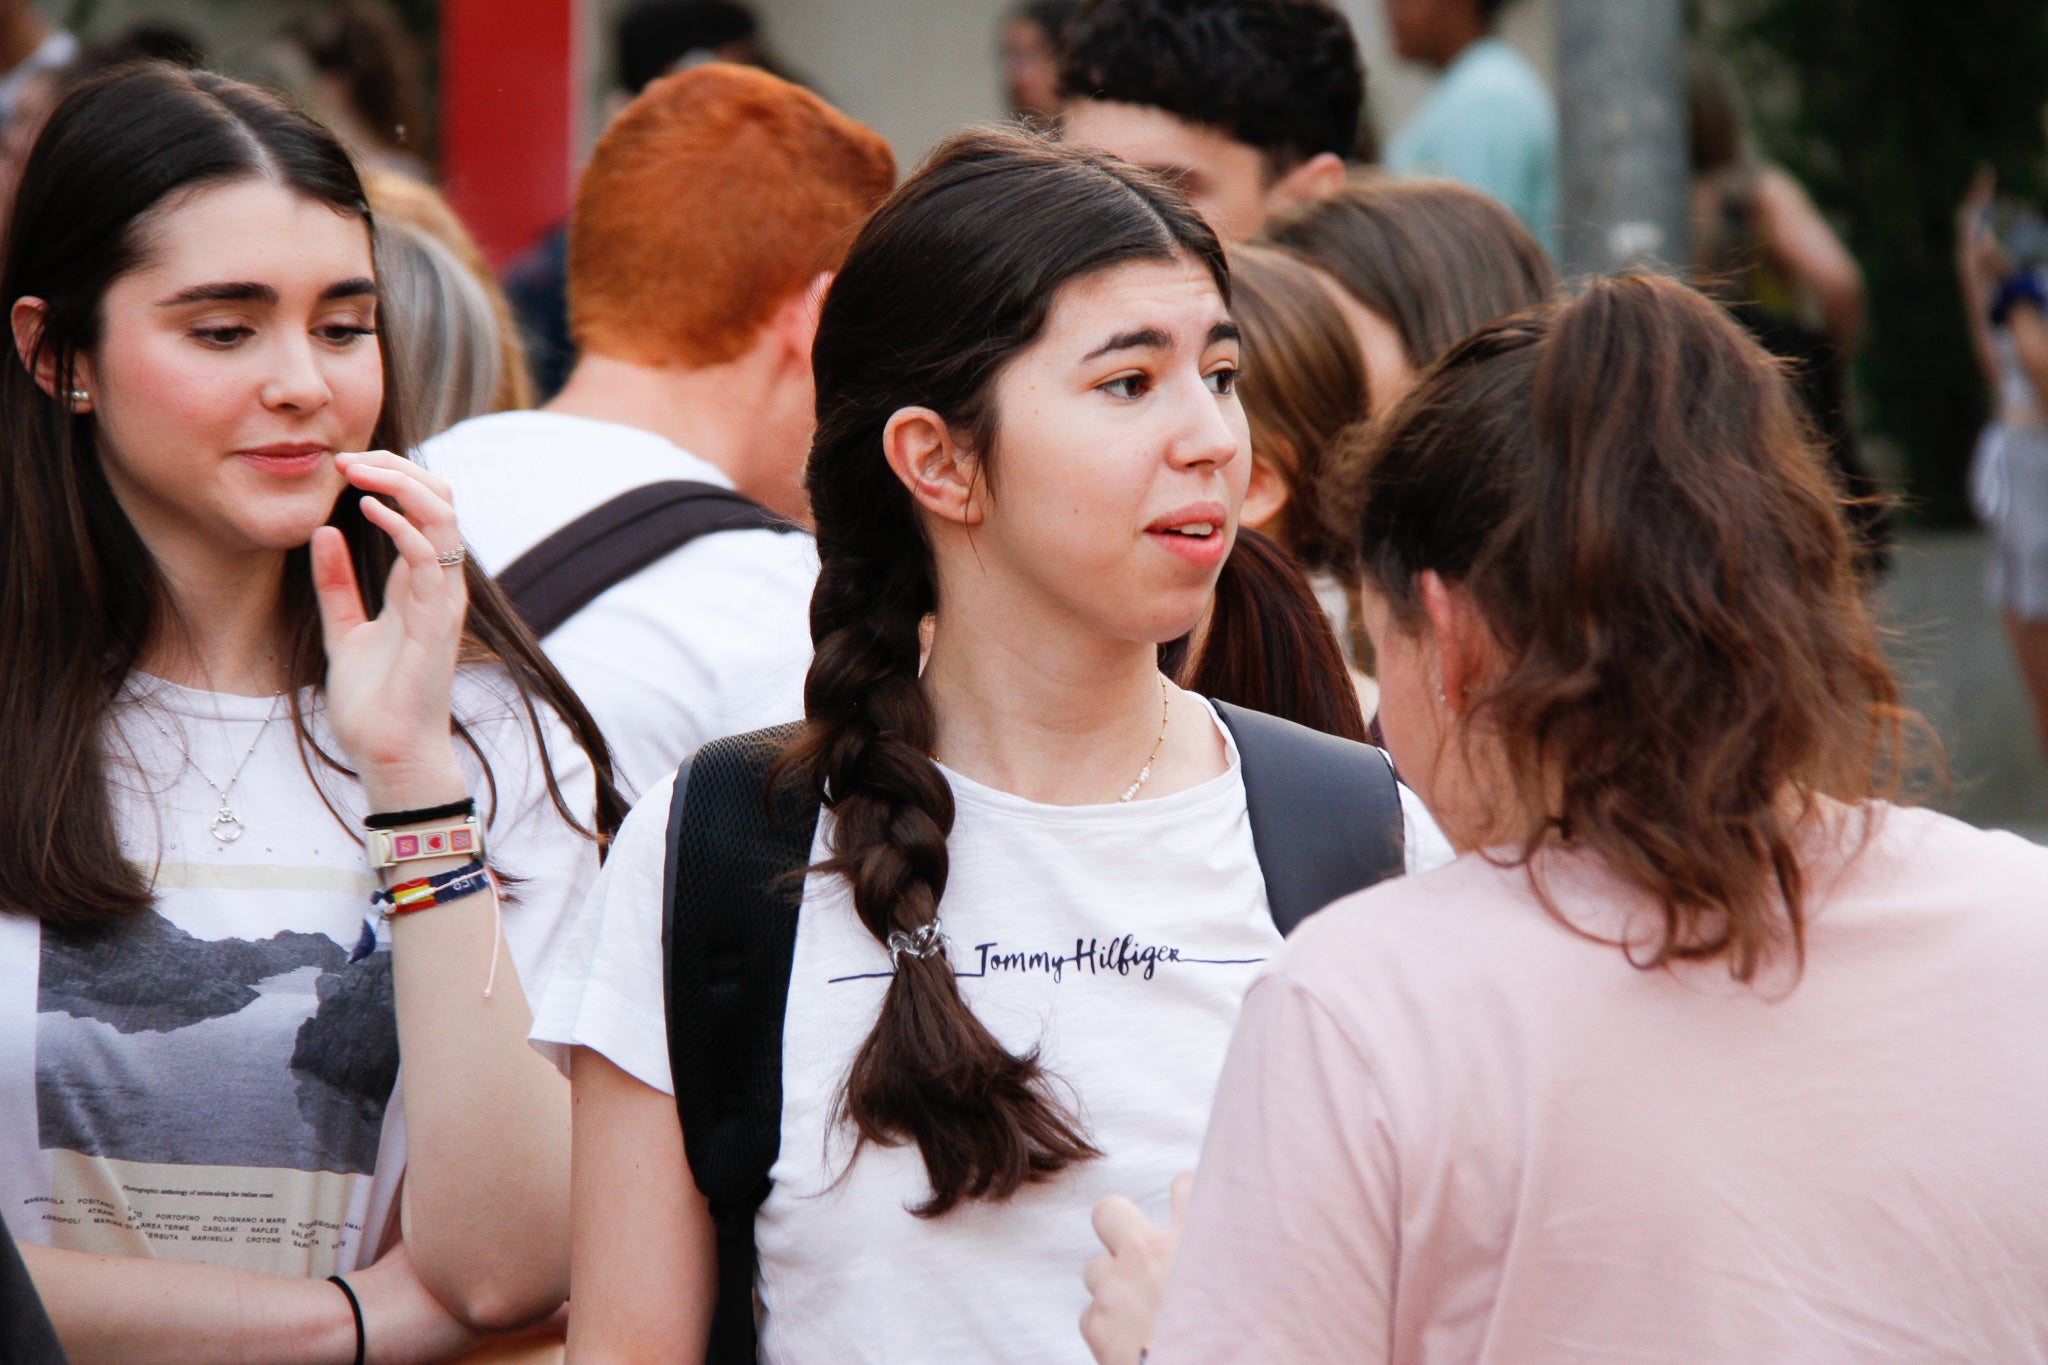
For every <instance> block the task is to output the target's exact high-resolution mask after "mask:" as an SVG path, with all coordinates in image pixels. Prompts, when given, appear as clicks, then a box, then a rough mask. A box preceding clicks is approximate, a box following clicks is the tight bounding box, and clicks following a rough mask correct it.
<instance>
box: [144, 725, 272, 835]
mask: <svg viewBox="0 0 2048 1365" xmlns="http://www.w3.org/2000/svg"><path fill="white" fill-rule="evenodd" d="M283 701H284V693H282V692H280V693H278V694H277V695H276V696H275V697H273V698H271V702H270V714H269V715H267V716H265V717H264V718H263V723H262V724H261V725H259V726H257V727H256V737H255V738H254V739H252V740H250V741H249V747H248V748H247V749H245V750H243V752H242V761H241V762H240V763H237V764H236V765H235V771H234V772H233V773H232V774H230V775H229V777H228V784H227V785H226V786H225V787H223V786H222V785H221V784H220V783H218V782H216V781H214V780H213V779H212V778H210V777H208V776H207V775H206V770H205V769H204V768H202V767H200V766H199V764H198V762H197V760H195V759H194V758H193V757H192V751H191V750H189V749H187V748H186V747H185V746H184V745H183V744H181V743H179V742H178V741H177V740H176V739H173V738H172V737H171V732H170V731H169V730H166V729H165V728H164V725H163V722H162V721H160V720H158V719H157V718H156V717H155V716H154V715H151V716H150V717H149V723H150V724H151V725H154V726H155V727H156V732H157V733H158V734H160V735H162V736H163V737H164V740H165V742H166V743H168V744H172V745H175V746H176V747H177V750H178V752H179V753H180V754H181V755H183V756H184V759H185V766H186V767H188V768H190V769H191V770H192V771H193V772H195V773H198V774H199V780H200V781H202V782H204V783H205V784H206V785H207V786H209V787H211V788H213V791H214V795H216V796H218V797H219V798H220V809H219V810H217V811H215V812H214V815H213V822H212V823H211V824H209V825H208V826H207V827H206V828H207V833H209V834H211V835H213V837H214V838H215V839H218V840H219V841H220V842H221V843H224V844H232V843H233V842H234V841H235V840H237V839H239V838H241V837H242V832H243V828H244V826H243V824H242V817H240V816H239V815H236V814H235V808H234V806H233V805H232V804H231V803H230V802H229V801H228V794H229V793H230V792H232V791H234V789H235V783H237V782H239V781H240V780H241V778H242V769H244V768H246V767H248V766H249V759H250V758H251V756H253V755H254V754H255V752H256V746H257V745H258V744H261V743H262V742H263V736H264V734H265V732H267V731H268V730H269V729H270V722H272V721H274V720H276V719H277V712H278V707H279V705H280V704H281V703H282V702H283ZM145 714H148V713H146V712H145Z"/></svg>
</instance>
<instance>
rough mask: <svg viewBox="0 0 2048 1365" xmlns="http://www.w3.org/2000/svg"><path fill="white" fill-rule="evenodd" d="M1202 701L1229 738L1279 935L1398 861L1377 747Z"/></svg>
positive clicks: (1397, 800)
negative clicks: (1233, 745) (1233, 743)
mask: <svg viewBox="0 0 2048 1365" xmlns="http://www.w3.org/2000/svg"><path fill="white" fill-rule="evenodd" d="M1211 704H1212V705H1213V706H1215V708H1216V714H1217V715H1219V716H1221V717H1222V718H1223V723H1224V724H1225V725H1227V726H1229V727H1230V737H1231V738H1232V739H1234V740H1236V741H1237V758H1238V763H1239V766H1240V767H1241V768H1242V770H1243V772H1244V799H1245V806H1246V808H1247V811H1248V813H1249V814H1250V816H1251V824H1252V847H1253V848H1254V849H1256V850H1257V852H1258V855H1259V870H1260V871H1261V872H1262V873H1264V874H1265V878H1266V900H1267V902H1268V904H1270V905H1271V907H1272V910H1273V923H1274V924H1276V925H1278V926H1279V928H1280V932H1281V933H1282V934H1283V935H1285V934H1289V933H1292V932H1293V931H1294V926H1296V925H1297V924H1300V923H1301V922H1302V921H1303V920H1305V919H1307V918H1308V917H1309V916H1310V915H1313V914H1314V913H1315V912H1316V911H1318V910H1320V909H1322V908H1323V907H1324V906H1326V905H1328V904H1329V903H1330V902H1331V901H1333V900H1336V899H1338V898H1339V897H1341V896H1348V895H1350V894H1351V893H1352V892H1354V891H1362V890H1364V889H1365V888H1366V887H1368V886H1372V885H1374V884H1375V883H1377V882H1382V881H1385V880H1386V879H1387V878H1389V877H1398V876H1400V875H1401V873H1402V872H1403V871H1404V870H1406V867H1407V836H1406V834H1405V833H1404V831H1403V827H1402V822H1401V789H1400V785H1399V784H1398V783H1397V782H1396V781H1395V780H1394V766H1393V764H1392V763H1390V762H1388V761H1387V756H1386V755H1385V754H1384V753H1382V752H1380V751H1379V750H1378V749H1375V748H1373V747H1372V746H1371V745H1370V744H1359V743H1356V742H1355V741H1353V740H1348V739H1339V738H1338V737H1337V736H1335V735H1326V734H1324V733H1322V732H1321V731H1320V730H1311V729H1309V728H1307V727H1306V726H1302V725H1296V724H1295V723H1294V722H1292V721H1287V720H1281V719H1279V718H1278V717H1276V716H1269V715H1266V714H1264V713H1263V712H1259V711H1247V710H1246V709H1245V708H1243V707H1241V706H1232V705H1231V704H1230V703H1229V702H1222V701H1217V702H1212V703H1211Z"/></svg>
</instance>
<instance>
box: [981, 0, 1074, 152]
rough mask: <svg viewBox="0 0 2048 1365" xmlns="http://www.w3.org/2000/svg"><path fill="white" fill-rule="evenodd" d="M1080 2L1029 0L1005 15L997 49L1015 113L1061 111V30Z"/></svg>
mask: <svg viewBox="0 0 2048 1365" xmlns="http://www.w3.org/2000/svg"><path fill="white" fill-rule="evenodd" d="M1080 7H1081V6H1080V0H1024V3H1022V4H1019V5H1015V6H1012V7H1011V9H1010V11H1009V13H1007V14H1005V15H1004V16H1003V22H1002V26H1001V28H999V29H998V30H997V40H996V55H997V59H998V61H999V63H1000V65H1001V68H1002V75H1003V99H1004V101H1005V102H1006V103H1007V104H1008V105H1009V108H1010V116H1011V117H1012V118H1019V119H1029V120H1036V121H1038V122H1041V123H1050V122H1051V121H1052V120H1054V119H1055V118H1057V117H1059V112H1060V106H1061V103H1062V102H1061V100H1060V44H1061V35H1062V34H1064V33H1065V32H1066V30H1067V22H1068V20H1070V19H1072V18H1073V17H1074V11H1075V10H1077V9H1079V8H1080Z"/></svg>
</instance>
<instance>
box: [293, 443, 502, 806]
mask: <svg viewBox="0 0 2048 1365" xmlns="http://www.w3.org/2000/svg"><path fill="white" fill-rule="evenodd" d="M334 463H335V467H336V468H338V469H339V470H341V472H342V473H343V474H344V475H345V476H347V478H348V481H349V483H350V484H351V485H352V486H353V487H355V488H358V489H361V490H363V492H364V493H365V494H366V495H367V494H372V493H381V494H384V495H386V496H388V497H390V498H391V499H392V500H393V501H394V502H396V503H397V504H398V507H397V510H393V509H392V508H391V507H390V506H388V505H387V504H385V503H383V502H381V501H379V500H378V499H377V498H375V497H370V496H365V497H364V498H363V515H364V516H365V517H367V518H368V519H369V521H370V524H371V525H373V526H375V527H377V528H378V529H379V530H381V531H383V532H384V533H385V534H386V535H388V536H390V537H391V541H392V544H393V545H395V546H396V547H397V549H398V554H399V559H398V562H397V563H396V564H394V565H393V566H392V568H391V577H390V579H389V580H388V582H387V583H386V584H385V588H384V607H383V610H381V611H379V612H378V613H377V615H376V617H375V619H371V618H370V616H369V615H368V613H367V612H366V611H365V610H364V607H363V596H362V591H361V588H360V586H359V585H358V584H357V582H356V575H355V569H354V567H353V565H351V563H350V562H349V556H348V548H347V545H346V543H345V542H344V541H343V540H342V536H341V532H339V531H337V530H335V529H334V528H333V527H331V526H323V527H321V528H320V529H319V530H318V531H315V532H314V533H313V546H312V551H313V587H314V592H315V595H316V597H317V598H318V601H319V604H320V628H321V633H322V635H323V636H324V637H325V640H326V644H327V719H328V723H329V724H330V725H331V726H332V727H333V729H334V736H335V739H336V740H337V741H339V742H340V744H341V747H342V749H343V751H344V752H345V754H346V755H347V757H348V759H349V761H350V762H351V763H352V764H354V766H355V769H356V771H357V773H358V774H359V775H360V776H361V778H362V783H363V789H364V792H365V794H366V795H367V796H368V798H369V802H370V808H371V809H372V810H395V809H410V808H417V807H421V806H430V805H437V804H439V803H441V802H444V801H451V800H456V799H459V798H460V797H461V796H462V794H463V778H462V769H461V767H460V765H459V764H458V763H457V762H456V758H455V750H454V745H453V744H452V743H451V741H450V737H449V719H448V715H449V697H450V691H451V689H452V688H453V686H454V680H455V655H456V649H457V647H458V645H459V644H460V642H461V639H462V624H463V619H464V617H465V615H466V613H467V611H468V607H469V594H468V591H467V589H466V587H465V586H464V583H463V577H462V566H461V563H460V562H459V561H458V562H456V563H455V564H453V565H446V564H443V563H442V562H441V560H440V556H443V555H452V554H453V553H455V552H457V551H459V550H461V549H462V536H461V534H460V533H459V532H458V531H457V529H456V526H455V505H454V500H453V497H452V495H451V494H450V491H449V488H448V485H447V483H446V482H445V481H443V480H442V479H440V478H438V477H437V476H435V475H434V474H432V473H430V472H429V471H427V470H425V469H423V468H421V467H420V466H419V465H416V464H414V463H413V462H412V461H410V460H406V459H402V458H400V457H399V456H397V455H393V454H392V453H390V452H389V451H384V450H372V451H366V452H363V453H360V454H344V455H337V456H335V457H334ZM344 496H347V495H346V494H344Z"/></svg>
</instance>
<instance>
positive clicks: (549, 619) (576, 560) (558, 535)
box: [498, 479, 796, 639]
mask: <svg viewBox="0 0 2048 1365" xmlns="http://www.w3.org/2000/svg"><path fill="white" fill-rule="evenodd" d="M795 529H796V526H795V524H794V523H792V522H789V521H786V520H784V519H783V518H781V517H778V516H776V515H775V514H774V513H773V512H771V511H769V510H768V509H767V508H765V507H763V506H761V504H760V503H758V502H755V501H754V500H753V499H752V498H749V497H747V496H745V495H744V494H742V493H737V492H734V491H733V490H732V489H730V488H721V487H719V486H718V485H717V484H715V483H698V482H695V481H690V480H680V479H679V480H673V481H670V482H667V483H650V484H643V485H642V486H641V487H639V488H632V489H628V490H627V491H626V492H624V493H621V494H619V496H617V497H616V498H613V499H612V500H611V501H610V502H605V503H600V504H598V505H597V506H596V507H593V508H591V509H590V510H589V511H588V512H585V513H584V514H583V515H582V516H580V517H578V518H576V520H574V521H572V522H570V523H569V524H568V525H567V526H564V527H562V528H561V529H560V530H559V531H556V532H555V533H554V534H553V535H551V536H549V537H548V538H547V539H546V540H543V541H541V542H540V544H538V545H536V546H534V547H533V548H532V549H530V550H528V551H527V552H526V553H525V554H523V555H521V556H519V558H517V559H515V560H513V561H512V563H510V564H508V565H506V566H505V569H504V571H503V572H502V573H500V574H499V575H498V586H499V587H500V588H503V589H504V590H505V595H506V596H507V597H509V598H511V599H512V605H513V607H515V608H516V609H517V610H518V612H519V614H520V616H522V617H524V618H525V620H526V624H527V625H529V626H531V627H533V633H534V634H535V635H537V636H539V637H541V638H542V639H545V638H547V636H548V635H549V634H550V633H552V632H553V631H554V630H555V629H556V627H558V626H560V625H561V624H562V623H563V622H564V621H567V620H568V619H569V618H570V617H572V616H574V615H575V614H576V613H577V612H579V611H581V610H583V609H584V608H585V607H587V606H589V605H590V604H591V602H592V601H593V600H595V599H596V598H597V596H598V594H600V593H602V592H604V591H605V590H606V589H607V588H611V587H615V586H617V585H618V584H620V583H623V582H625V581H626V580H627V579H629V578H631V577H632V576H633V575H634V574H636V573H639V572H640V571H641V570H642V569H644V568H646V567H647V566H648V565H650V564H652V563H654V561H656V560H657V559H661V558H663V557H665V556H667V555H670V554H673V553H674V552H675V551H677V550H680V549H682V548H683V546H685V545H688V544H689V543H690V542H691V541H693V540H695V539H697V538H698V537H699V536H704V535H709V534H711V533H712V532H714V531H756V530H759V531H793V530H795Z"/></svg>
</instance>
